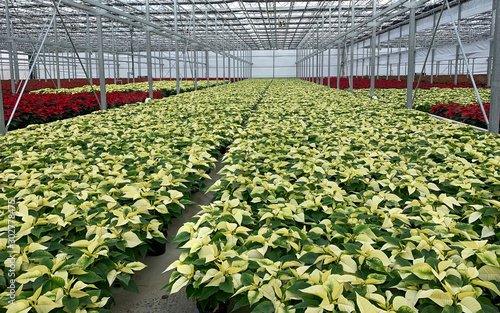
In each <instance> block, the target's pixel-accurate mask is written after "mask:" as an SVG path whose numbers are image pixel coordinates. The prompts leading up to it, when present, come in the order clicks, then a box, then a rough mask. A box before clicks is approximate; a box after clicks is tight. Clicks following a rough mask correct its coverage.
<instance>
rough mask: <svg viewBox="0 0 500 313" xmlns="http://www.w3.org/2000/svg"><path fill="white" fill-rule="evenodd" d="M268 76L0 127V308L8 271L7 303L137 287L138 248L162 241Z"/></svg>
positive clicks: (85, 297)
mask: <svg viewBox="0 0 500 313" xmlns="http://www.w3.org/2000/svg"><path fill="white" fill-rule="evenodd" d="M267 85H268V81H259V82H254V83H248V82H241V83H237V84H231V85H226V86H221V87H219V88H210V89H206V90H202V91H198V92H196V93H185V94H182V95H179V96H174V97H169V98H165V99H161V100H156V101H152V102H149V103H148V104H147V105H145V104H132V105H126V106H124V107H122V108H119V109H116V110H111V111H98V112H94V113H92V114H88V115H85V116H80V117H77V118H75V119H73V120H64V121H58V122H54V123H51V124H44V125H36V126H33V125H32V126H29V127H27V128H26V129H22V130H17V131H13V132H10V133H8V134H7V135H6V136H4V137H2V138H0V160H1V162H0V177H1V178H0V209H1V213H0V214H1V216H0V217H1V220H2V221H3V222H2V224H1V225H0V307H2V308H3V307H4V306H5V305H7V304H8V301H9V300H10V299H11V297H10V293H9V289H7V286H9V284H10V283H11V279H14V280H15V290H17V292H16V297H15V300H16V301H15V302H14V303H13V304H10V305H9V306H7V309H8V311H7V312H9V313H10V312H28V311H30V310H31V311H35V310H36V311H37V312H101V313H103V312H110V311H109V306H110V305H111V302H112V301H111V300H110V298H109V297H110V293H111V286H112V285H114V284H119V285H120V286H122V287H123V288H125V289H127V290H137V286H136V285H135V283H134V281H133V279H132V275H133V273H134V272H136V271H138V270H141V269H142V268H144V264H142V263H141V262H138V261H137V256H138V255H140V254H145V253H146V251H147V250H148V248H149V247H150V242H151V240H156V241H160V242H162V241H163V242H165V237H164V235H163V233H162V229H163V227H164V226H166V225H167V224H168V223H169V222H170V219H171V218H172V217H173V216H179V215H180V214H181V211H182V208H183V207H184V205H186V204H187V203H190V201H189V196H190V193H191V192H192V191H195V190H199V189H200V187H201V186H202V180H203V179H204V178H207V177H208V176H207V174H206V173H207V171H208V170H209V169H210V168H212V167H213V166H214V163H215V162H216V161H217V160H216V157H217V156H218V155H219V154H220V152H219V150H220V149H221V148H223V147H225V146H226V145H227V144H228V143H229V142H230V141H231V140H232V138H233V137H234V136H235V134H236V133H237V132H238V129H239V128H240V127H241V125H242V123H243V122H244V120H245V119H246V118H247V117H248V115H249V114H250V113H249V112H250V111H251V109H252V108H253V106H254V105H255V103H256V102H257V101H258V99H259V98H260V97H261V94H262V93H263V92H264V90H265V88H266V87H267ZM11 208H12V209H13V210H15V214H9V209H11ZM9 221H10V222H9ZM9 223H10V224H9ZM13 224H14V225H15V227H12V225H13ZM10 233H15V241H9V238H10V237H9V234H10ZM10 251H14V252H10ZM7 282H9V284H7ZM0 312H5V309H0Z"/></svg>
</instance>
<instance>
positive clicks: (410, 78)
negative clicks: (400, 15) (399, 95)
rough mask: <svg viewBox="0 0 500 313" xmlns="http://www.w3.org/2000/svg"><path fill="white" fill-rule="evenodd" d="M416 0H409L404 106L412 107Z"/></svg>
mask: <svg viewBox="0 0 500 313" xmlns="http://www.w3.org/2000/svg"><path fill="white" fill-rule="evenodd" d="M415 5H416V0H410V25H409V27H410V29H409V32H410V36H409V39H408V40H409V43H408V76H407V81H406V108H407V109H409V110H411V109H412V107H413V80H414V79H415V48H416V22H415Z"/></svg>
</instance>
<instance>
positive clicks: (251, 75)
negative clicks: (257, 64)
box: [250, 50, 253, 78]
mask: <svg viewBox="0 0 500 313" xmlns="http://www.w3.org/2000/svg"><path fill="white" fill-rule="evenodd" d="M250 78H253V50H250Z"/></svg>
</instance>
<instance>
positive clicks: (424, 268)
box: [411, 263, 434, 280]
mask: <svg viewBox="0 0 500 313" xmlns="http://www.w3.org/2000/svg"><path fill="white" fill-rule="evenodd" d="M411 272H412V273H413V274H415V275H416V276H417V277H418V278H420V279H424V280H432V279H434V274H433V273H432V267H431V266H430V265H429V264H427V263H417V264H414V265H413V266H412V267H411Z"/></svg>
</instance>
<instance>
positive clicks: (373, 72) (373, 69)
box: [370, 0, 377, 98]
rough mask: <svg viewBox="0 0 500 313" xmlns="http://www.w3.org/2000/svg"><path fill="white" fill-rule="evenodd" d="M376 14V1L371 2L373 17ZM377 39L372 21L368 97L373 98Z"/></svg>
mask: <svg viewBox="0 0 500 313" xmlns="http://www.w3.org/2000/svg"><path fill="white" fill-rule="evenodd" d="M376 14H377V0H373V16H375V15H376ZM376 39H377V24H376V22H375V21H373V28H372V39H371V42H370V43H371V50H372V51H371V52H372V56H371V59H370V97H372V98H373V97H374V96H375V49H376V47H375V44H376V43H375V41H376Z"/></svg>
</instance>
